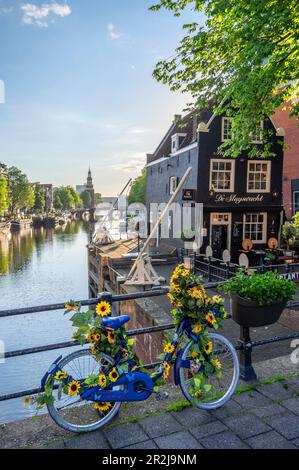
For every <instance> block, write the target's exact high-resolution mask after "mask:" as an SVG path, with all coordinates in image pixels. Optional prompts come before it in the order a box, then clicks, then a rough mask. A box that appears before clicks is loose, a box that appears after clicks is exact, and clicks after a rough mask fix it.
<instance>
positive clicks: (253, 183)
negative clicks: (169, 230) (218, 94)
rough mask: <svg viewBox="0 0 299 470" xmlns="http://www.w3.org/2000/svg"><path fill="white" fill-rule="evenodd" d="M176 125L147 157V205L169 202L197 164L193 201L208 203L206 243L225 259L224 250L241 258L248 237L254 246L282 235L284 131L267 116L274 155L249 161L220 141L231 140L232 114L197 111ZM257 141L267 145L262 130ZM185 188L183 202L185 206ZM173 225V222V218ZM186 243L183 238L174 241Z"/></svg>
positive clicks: (192, 181) (205, 210)
mask: <svg viewBox="0 0 299 470" xmlns="http://www.w3.org/2000/svg"><path fill="white" fill-rule="evenodd" d="M181 122H182V123H183V125H182V124H181V123H174V124H173V125H172V126H171V127H170V129H169V130H168V132H167V134H166V135H165V137H164V138H163V140H162V142H161V143H160V145H159V146H158V148H157V149H156V151H155V152H154V154H153V155H148V157H147V205H148V208H149V205H150V203H151V202H159V203H162V202H167V201H168V200H169V198H170V196H171V194H172V193H173V191H174V190H175V188H176V187H177V185H178V183H179V181H180V178H182V176H183V174H184V173H185V171H186V169H187V168H188V167H189V166H192V168H193V170H192V173H191V177H190V178H189V180H188V182H187V183H186V188H183V189H190V190H193V191H192V194H193V201H194V202H199V203H203V227H194V229H195V230H201V228H203V230H202V234H203V244H202V247H201V252H204V251H205V249H206V247H207V246H208V245H210V246H211V247H212V249H213V253H214V256H215V257H217V258H221V256H222V253H223V251H224V250H225V249H227V250H229V251H230V253H231V256H232V259H233V260H237V259H238V257H239V255H240V253H241V250H242V242H243V240H245V239H246V240H248V239H249V240H251V241H252V243H253V248H255V249H257V250H259V249H262V248H265V247H266V246H267V244H268V241H269V239H270V238H279V236H280V227H281V222H282V219H283V207H282V168H283V147H282V145H281V143H279V142H281V141H282V140H283V137H282V134H283V132H282V130H281V129H279V130H277V129H276V128H275V127H274V125H273V123H272V121H271V120H270V119H269V118H266V119H265V120H264V121H263V122H261V126H263V127H264V128H265V129H268V128H271V130H272V131H273V136H272V137H271V139H272V141H271V144H272V151H273V152H274V153H275V155H276V156H275V157H274V158H269V159H264V158H254V159H249V158H248V155H247V154H246V152H243V153H242V154H241V155H240V156H239V157H238V158H237V159H234V158H227V157H224V156H223V152H222V150H221V149H220V145H221V144H222V143H223V142H225V141H226V140H229V139H230V138H231V118H229V117H226V116H224V115H223V116H217V115H214V114H212V112H211V110H203V111H200V112H192V113H190V114H188V115H187V116H186V117H184V118H182V120H181ZM252 145H256V146H257V147H258V148H259V147H260V148H261V147H262V145H263V144H262V142H261V132H260V131H259V129H257V132H255V133H252ZM183 193H184V190H183V191H181V194H180V195H179V196H178V199H177V200H178V201H179V202H180V203H181V204H184V201H183V200H182V199H183ZM169 224H170V225H171V220H170V222H169ZM171 242H172V243H175V244H176V245H177V246H183V242H182V241H180V240H179V239H176V240H171Z"/></svg>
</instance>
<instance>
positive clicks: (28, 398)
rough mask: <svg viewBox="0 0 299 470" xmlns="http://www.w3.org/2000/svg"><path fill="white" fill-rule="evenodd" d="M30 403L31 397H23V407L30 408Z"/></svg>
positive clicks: (31, 401)
mask: <svg viewBox="0 0 299 470" xmlns="http://www.w3.org/2000/svg"><path fill="white" fill-rule="evenodd" d="M32 403H33V400H32V397H30V396H28V397H24V399H23V405H24V406H30V405H32Z"/></svg>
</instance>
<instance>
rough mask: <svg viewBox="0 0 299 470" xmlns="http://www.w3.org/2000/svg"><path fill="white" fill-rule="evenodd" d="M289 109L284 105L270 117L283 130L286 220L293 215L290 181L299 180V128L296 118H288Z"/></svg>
mask: <svg viewBox="0 0 299 470" xmlns="http://www.w3.org/2000/svg"><path fill="white" fill-rule="evenodd" d="M289 114H290V108H289V105H288V104H286V106H285V109H284V107H281V108H279V109H277V110H276V112H275V114H274V115H273V116H272V121H273V123H274V125H275V126H276V128H277V127H282V128H283V129H284V130H285V146H286V148H285V152H284V169H283V204H284V208H285V212H286V216H287V218H288V219H289V218H291V217H292V215H293V207H292V206H293V204H292V203H293V201H292V180H299V127H297V125H298V119H297V118H295V117H294V118H289Z"/></svg>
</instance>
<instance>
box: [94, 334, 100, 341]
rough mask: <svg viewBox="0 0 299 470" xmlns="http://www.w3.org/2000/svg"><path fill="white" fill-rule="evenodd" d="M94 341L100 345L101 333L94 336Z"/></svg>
mask: <svg viewBox="0 0 299 470" xmlns="http://www.w3.org/2000/svg"><path fill="white" fill-rule="evenodd" d="M93 341H94V342H95V343H98V342H99V341H101V335H100V333H96V334H95V335H94V336H93Z"/></svg>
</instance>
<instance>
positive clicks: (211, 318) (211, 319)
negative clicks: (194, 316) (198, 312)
mask: <svg viewBox="0 0 299 470" xmlns="http://www.w3.org/2000/svg"><path fill="white" fill-rule="evenodd" d="M206 320H207V322H209V323H211V325H215V323H217V320H216V318H215V315H214V314H213V313H211V312H210V313H208V314H207V315H206Z"/></svg>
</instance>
